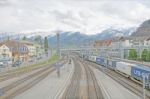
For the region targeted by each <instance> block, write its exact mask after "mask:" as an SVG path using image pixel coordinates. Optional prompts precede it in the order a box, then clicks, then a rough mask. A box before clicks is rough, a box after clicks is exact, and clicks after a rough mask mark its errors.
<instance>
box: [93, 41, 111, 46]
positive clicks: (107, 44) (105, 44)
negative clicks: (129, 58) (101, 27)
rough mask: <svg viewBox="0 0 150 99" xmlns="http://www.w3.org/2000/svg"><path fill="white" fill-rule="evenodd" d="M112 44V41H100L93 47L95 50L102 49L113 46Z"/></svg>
mask: <svg viewBox="0 0 150 99" xmlns="http://www.w3.org/2000/svg"><path fill="white" fill-rule="evenodd" d="M111 44H112V40H98V41H95V42H94V44H93V46H94V47H95V48H100V47H108V46H111Z"/></svg>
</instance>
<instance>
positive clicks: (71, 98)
mask: <svg viewBox="0 0 150 99" xmlns="http://www.w3.org/2000/svg"><path fill="white" fill-rule="evenodd" d="M74 63H75V70H74V73H73V76H72V79H71V83H70V85H69V86H68V88H67V89H66V91H65V92H64V94H63V96H62V99H79V87H80V78H81V67H80V66H79V64H78V63H77V62H74Z"/></svg>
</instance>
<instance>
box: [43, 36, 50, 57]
mask: <svg viewBox="0 0 150 99" xmlns="http://www.w3.org/2000/svg"><path fill="white" fill-rule="evenodd" d="M48 48H49V46H48V39H47V37H45V39H44V50H45V54H48Z"/></svg>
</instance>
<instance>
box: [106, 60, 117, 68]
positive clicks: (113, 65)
mask: <svg viewBox="0 0 150 99" xmlns="http://www.w3.org/2000/svg"><path fill="white" fill-rule="evenodd" d="M116 63H117V61H116V60H113V59H108V60H107V67H108V68H110V69H112V70H115V69H116Z"/></svg>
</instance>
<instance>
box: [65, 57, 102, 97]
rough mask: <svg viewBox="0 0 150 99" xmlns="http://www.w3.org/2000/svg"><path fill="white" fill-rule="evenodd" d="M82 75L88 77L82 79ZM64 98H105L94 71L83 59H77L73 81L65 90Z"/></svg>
mask: <svg viewBox="0 0 150 99" xmlns="http://www.w3.org/2000/svg"><path fill="white" fill-rule="evenodd" d="M83 68H84V70H85V73H84V71H83ZM82 76H85V77H86V79H85V80H84V81H82V80H83V79H82ZM83 78H84V77H83ZM85 87H86V88H85ZM82 88H84V89H82ZM83 91H84V92H83ZM85 91H86V92H85ZM80 92H81V93H82V94H81V93H80ZM84 95H86V96H84ZM83 97H84V98H83ZM62 99H104V97H103V95H102V92H101V89H100V87H99V85H98V82H97V80H96V77H95V75H94V73H93V71H92V70H91V68H90V67H89V66H88V65H87V64H86V63H84V62H83V61H81V60H76V62H75V71H74V74H73V77H72V79H71V83H70V85H69V86H68V88H67V89H66V91H65V92H64V94H63V96H62Z"/></svg>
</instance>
